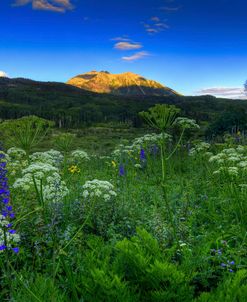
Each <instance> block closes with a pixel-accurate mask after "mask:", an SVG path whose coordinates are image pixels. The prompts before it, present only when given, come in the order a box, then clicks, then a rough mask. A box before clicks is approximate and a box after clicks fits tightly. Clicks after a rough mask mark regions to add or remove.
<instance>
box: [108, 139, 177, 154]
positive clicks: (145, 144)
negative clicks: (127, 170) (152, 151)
mask: <svg viewBox="0 0 247 302" xmlns="http://www.w3.org/2000/svg"><path fill="white" fill-rule="evenodd" d="M171 138H172V137H171V135H169V134H167V133H164V139H165V140H166V141H170V140H171ZM162 139H163V138H162V134H156V133H151V134H146V135H144V136H142V137H138V138H135V139H134V140H133V143H132V144H131V145H123V144H121V145H118V147H117V148H116V149H115V150H114V151H113V152H112V156H113V157H114V158H120V157H121V156H123V155H132V154H136V153H139V152H140V150H141V148H144V149H149V148H151V147H152V146H155V145H160V143H161V142H162Z"/></svg>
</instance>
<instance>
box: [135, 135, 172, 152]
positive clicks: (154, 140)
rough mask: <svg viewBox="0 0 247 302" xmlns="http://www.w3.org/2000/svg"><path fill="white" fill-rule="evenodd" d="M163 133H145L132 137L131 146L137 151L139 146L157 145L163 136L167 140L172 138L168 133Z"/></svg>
mask: <svg viewBox="0 0 247 302" xmlns="http://www.w3.org/2000/svg"><path fill="white" fill-rule="evenodd" d="M163 135H164V136H163ZM163 135H162V133H160V134H156V133H151V134H146V135H144V136H142V137H138V138H136V139H134V141H133V144H132V145H131V147H132V148H133V149H134V150H137V151H139V150H140V149H141V148H149V147H151V146H153V145H159V144H160V143H161V142H162V140H163V138H164V139H165V140H167V141H170V140H171V138H172V137H171V135H170V134H167V133H164V134H163Z"/></svg>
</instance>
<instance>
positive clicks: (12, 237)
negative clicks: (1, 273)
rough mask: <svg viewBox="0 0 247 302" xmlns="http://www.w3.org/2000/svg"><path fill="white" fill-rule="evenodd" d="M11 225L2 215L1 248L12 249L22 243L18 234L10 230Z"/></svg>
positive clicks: (0, 222)
mask: <svg viewBox="0 0 247 302" xmlns="http://www.w3.org/2000/svg"><path fill="white" fill-rule="evenodd" d="M9 225H10V223H9V221H8V220H7V219H6V217H4V216H3V215H1V214H0V247H3V246H5V247H6V248H12V247H15V246H16V244H17V243H18V242H19V241H20V236H19V235H18V234H17V233H15V232H11V230H8V226H9ZM2 251H3V249H0V252H2Z"/></svg>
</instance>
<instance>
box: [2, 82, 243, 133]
mask: <svg viewBox="0 0 247 302" xmlns="http://www.w3.org/2000/svg"><path fill="white" fill-rule="evenodd" d="M156 103H167V104H174V105H176V106H178V107H179V108H181V110H182V114H183V115H184V116H188V117H191V118H194V119H196V120H197V121H198V122H206V123H207V124H210V125H211V128H212V127H214V129H216V128H217V129H218V130H219V131H221V130H222V127H223V128H224V123H225V122H226V121H225V119H226V120H227V121H228V125H227V127H228V128H229V127H231V125H229V121H230V122H232V123H233V125H237V126H238V125H239V126H240V125H241V127H242V128H243V127H245V125H246V124H247V120H246V121H245V119H246V117H245V116H246V112H247V101H245V100H228V99H218V98H215V97H213V96H193V97H184V96H164V97H156V96H152V97H150V96H148V97H145V96H138V97H134V96H133V97H121V96H114V95H107V94H97V93H92V92H89V91H85V90H81V89H78V88H75V87H73V86H70V85H66V84H63V83H55V82H35V81H31V80H27V79H8V78H0V118H1V119H15V118H19V117H22V116H26V115H37V116H40V117H42V118H45V119H49V120H52V121H54V122H55V123H56V126H57V127H61V128H79V127H82V126H89V125H93V124H96V123H110V122H121V123H122V122H124V123H126V122H127V123H131V124H132V125H133V126H134V127H139V126H141V120H140V118H139V117H138V112H140V111H143V110H147V109H148V108H149V107H151V106H153V105H154V104H156ZM229 115H230V116H229ZM232 115H233V116H232ZM224 116H225V118H224ZM238 118H239V119H240V118H241V121H240V120H238ZM217 122H220V123H221V124H223V126H222V125H221V124H220V125H219V124H217ZM212 131H213V130H212Z"/></svg>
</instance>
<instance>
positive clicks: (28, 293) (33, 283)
mask: <svg viewBox="0 0 247 302" xmlns="http://www.w3.org/2000/svg"><path fill="white" fill-rule="evenodd" d="M10 301H15V302H24V301H28V302H44V301H50V302H65V301H69V300H68V298H67V297H66V295H65V294H64V293H63V291H62V290H61V289H59V288H58V287H57V286H56V285H55V284H54V282H53V280H52V279H51V278H50V277H48V276H41V275H38V274H37V275H36V276H35V277H33V276H30V275H27V274H26V280H24V279H23V277H21V279H20V280H18V279H17V281H15V283H14V285H13V290H12V293H11V300H10Z"/></svg>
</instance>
